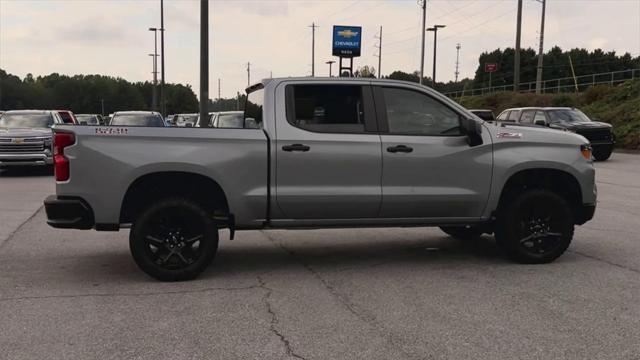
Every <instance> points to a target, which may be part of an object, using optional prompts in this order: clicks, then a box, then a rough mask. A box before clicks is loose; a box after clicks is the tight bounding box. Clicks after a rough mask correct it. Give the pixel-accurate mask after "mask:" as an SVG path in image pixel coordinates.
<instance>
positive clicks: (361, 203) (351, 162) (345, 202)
mask: <svg viewBox="0 0 640 360" xmlns="http://www.w3.org/2000/svg"><path fill="white" fill-rule="evenodd" d="M372 99H373V96H372V94H371V88H370V87H369V86H368V85H366V82H363V83H362V84H360V85H354V84H353V83H351V84H336V82H327V83H324V84H323V83H317V82H314V84H313V85H310V84H304V83H295V82H293V83H290V84H288V85H286V88H285V100H286V106H285V107H286V119H282V118H279V119H277V121H276V132H277V141H276V143H277V146H276V148H275V150H274V151H275V155H276V198H277V204H278V207H279V209H280V211H281V212H282V214H283V219H292V220H299V219H307V220H308V219H323V220H330V219H363V218H375V217H377V215H378V211H379V209H380V203H381V200H382V189H381V184H380V179H381V176H382V155H381V150H380V136H379V135H378V134H377V132H376V131H377V127H376V121H375V113H374V111H373V100H372ZM279 116H282V114H280V115H279Z"/></svg>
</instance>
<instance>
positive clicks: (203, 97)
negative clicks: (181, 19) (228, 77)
mask: <svg viewBox="0 0 640 360" xmlns="http://www.w3.org/2000/svg"><path fill="white" fill-rule="evenodd" d="M200 119H201V120H200V121H201V122H202V121H203V120H204V119H207V121H206V123H205V126H207V127H208V126H209V125H210V124H209V121H210V120H209V0H200Z"/></svg>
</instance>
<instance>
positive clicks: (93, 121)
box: [76, 115, 98, 125]
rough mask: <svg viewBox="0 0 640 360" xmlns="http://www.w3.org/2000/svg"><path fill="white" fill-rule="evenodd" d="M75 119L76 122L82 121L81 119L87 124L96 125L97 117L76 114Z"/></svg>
mask: <svg viewBox="0 0 640 360" xmlns="http://www.w3.org/2000/svg"><path fill="white" fill-rule="evenodd" d="M76 119H78V122H80V123H82V122H83V121H84V122H86V123H87V125H97V124H98V117H97V116H94V115H76Z"/></svg>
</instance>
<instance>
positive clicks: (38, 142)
mask: <svg viewBox="0 0 640 360" xmlns="http://www.w3.org/2000/svg"><path fill="white" fill-rule="evenodd" d="M62 123H63V121H62V119H61V118H60V115H58V112H57V111H47V110H11V111H7V112H5V113H4V114H2V115H1V116H0V168H2V167H9V166H44V165H51V164H53V149H52V141H51V137H52V132H51V127H52V126H53V125H54V124H62Z"/></svg>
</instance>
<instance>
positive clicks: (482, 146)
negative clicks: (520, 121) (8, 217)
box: [45, 78, 596, 280]
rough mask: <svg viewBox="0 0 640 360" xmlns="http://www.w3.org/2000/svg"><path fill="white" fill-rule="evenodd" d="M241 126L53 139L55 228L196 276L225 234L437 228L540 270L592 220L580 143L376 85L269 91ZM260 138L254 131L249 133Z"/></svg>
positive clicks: (289, 85) (433, 96)
mask: <svg viewBox="0 0 640 360" xmlns="http://www.w3.org/2000/svg"><path fill="white" fill-rule="evenodd" d="M244 119H245V121H246V122H247V123H251V124H252V126H245V127H244V128H149V127H117V126H116V127H113V126H112V127H94V126H82V127H78V126H76V127H71V126H66V125H62V126H55V128H54V133H55V136H54V147H55V154H56V157H59V158H58V159H57V160H56V166H55V175H56V195H52V196H50V197H48V198H47V199H46V201H45V207H46V212H47V216H48V223H49V225H51V226H53V227H56V228H75V229H91V228H94V229H96V230H102V231H104V230H107V231H117V230H118V229H120V228H124V227H131V232H130V249H131V253H132V255H133V258H134V259H135V261H136V263H137V264H138V265H139V267H140V268H141V269H142V270H143V271H145V272H146V273H148V274H149V275H151V276H153V277H155V278H157V279H160V280H185V279H191V278H194V277H196V276H197V275H198V274H199V273H200V272H202V271H203V270H204V269H205V268H206V267H207V265H208V264H209V263H210V262H211V261H212V259H213V257H214V255H215V253H216V249H217V246H218V229H220V228H229V230H230V231H231V236H232V237H233V234H234V231H236V230H248V229H265V228H300V229H303V228H319V227H344V228H348V227H376V226H377V227H399V226H439V227H441V228H442V229H443V230H444V231H445V232H446V233H448V234H449V235H451V236H453V237H457V238H471V237H477V236H479V235H480V234H483V233H487V234H491V233H493V234H495V238H496V240H497V243H498V244H499V246H500V247H501V248H503V249H504V250H505V252H506V254H508V255H509V256H510V257H511V258H512V259H514V260H516V261H518V262H523V263H546V262H550V261H553V260H554V259H556V258H557V257H559V256H560V255H561V254H562V253H563V252H564V251H565V250H566V249H567V247H568V246H569V244H570V242H571V239H572V237H573V230H574V225H580V224H583V223H585V222H586V221H588V220H590V219H591V218H592V217H593V215H594V211H595V206H596V186H595V182H594V176H595V171H594V167H593V163H592V158H591V148H590V147H589V142H588V141H587V140H586V139H585V138H584V137H582V136H580V135H576V134H573V133H569V132H564V131H558V130H552V129H547V128H525V127H518V126H508V125H505V126H496V125H492V124H488V123H485V122H484V121H482V120H481V119H479V118H477V117H475V116H474V115H473V114H471V113H470V112H468V111H467V110H465V109H464V108H463V107H461V106H460V105H458V104H457V103H455V102H453V101H451V100H450V99H448V98H446V97H445V96H442V95H440V94H438V93H437V92H435V91H433V90H430V89H428V88H426V87H423V86H420V85H417V84H413V83H406V82H399V81H390V80H377V79H344V78H286V79H268V80H264V81H263V82H261V83H259V84H257V85H254V86H251V87H250V88H248V89H247V101H246V104H245V110H244ZM256 125H257V126H256Z"/></svg>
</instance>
